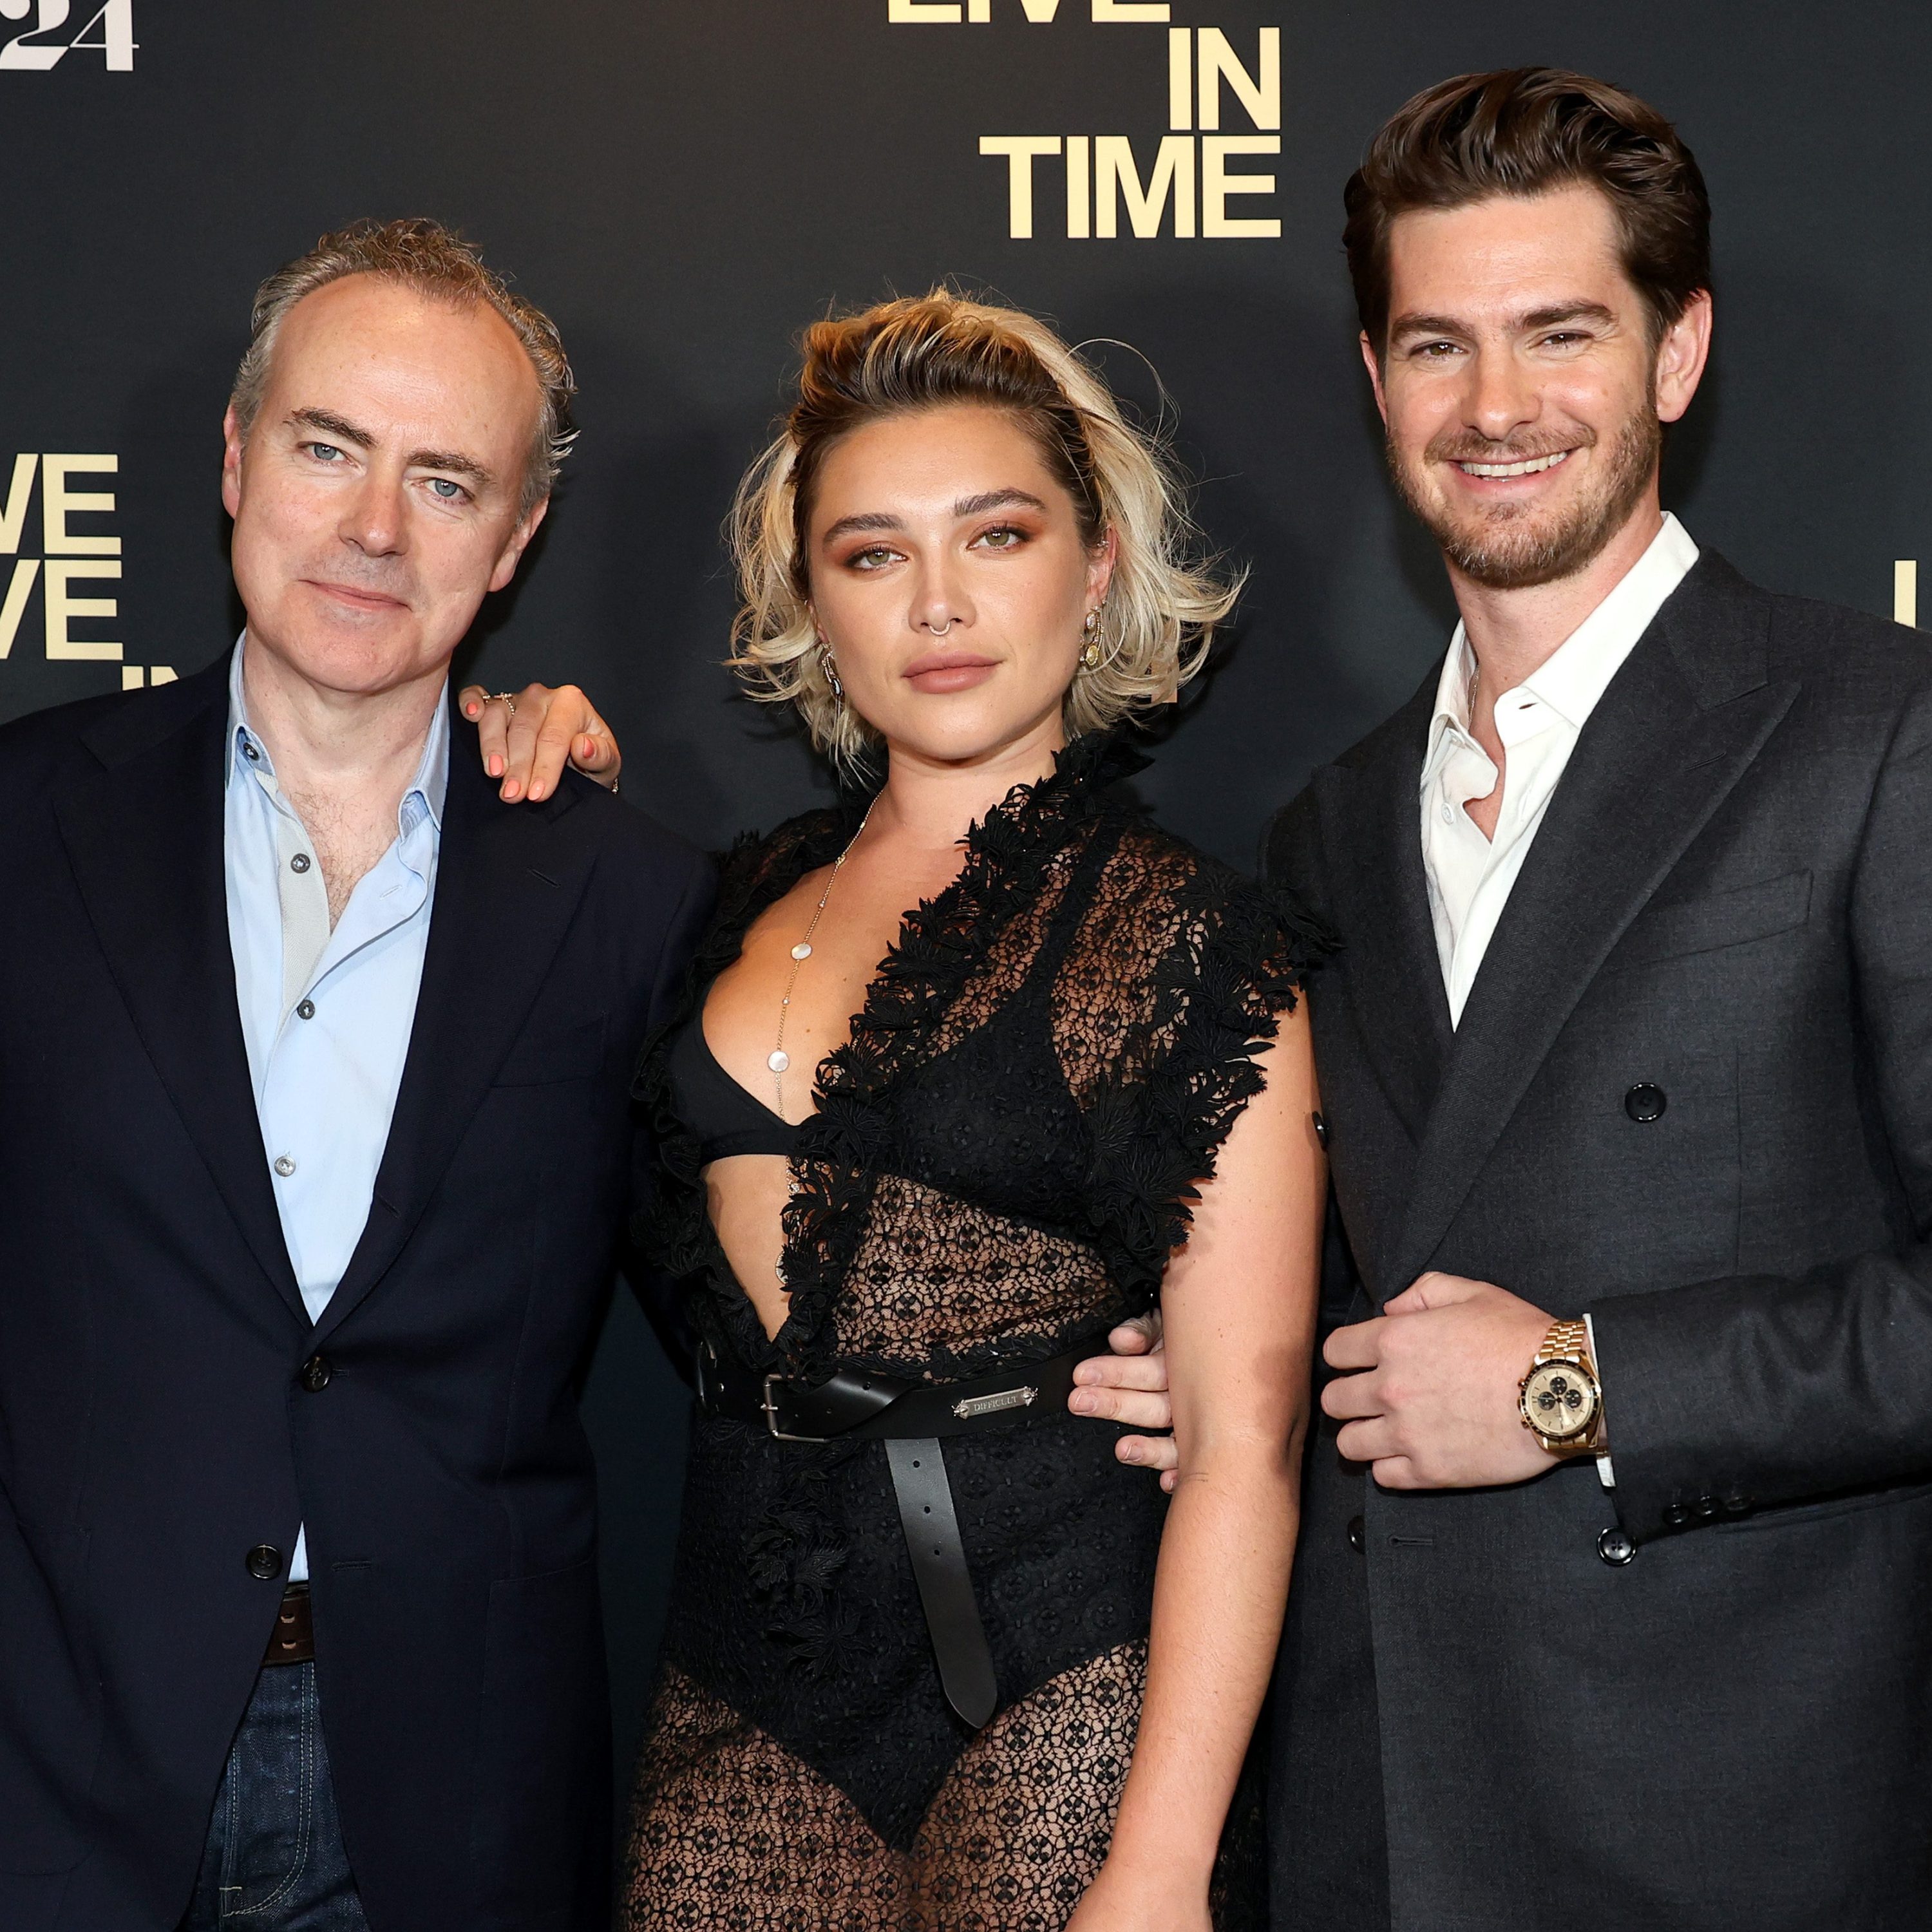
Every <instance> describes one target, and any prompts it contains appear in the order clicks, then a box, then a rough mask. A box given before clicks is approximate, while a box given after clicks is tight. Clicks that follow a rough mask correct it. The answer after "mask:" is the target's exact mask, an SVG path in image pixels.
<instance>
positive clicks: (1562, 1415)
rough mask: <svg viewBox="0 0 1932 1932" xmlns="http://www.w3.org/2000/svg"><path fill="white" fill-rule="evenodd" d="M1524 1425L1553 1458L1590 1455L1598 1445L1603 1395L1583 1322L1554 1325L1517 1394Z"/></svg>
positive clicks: (1545, 1337)
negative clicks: (1518, 1394) (1519, 1392)
mask: <svg viewBox="0 0 1932 1932" xmlns="http://www.w3.org/2000/svg"><path fill="white" fill-rule="evenodd" d="M1518 1401H1519V1403H1520V1406H1521V1408H1522V1410H1523V1427H1524V1428H1526V1429H1527V1430H1529V1433H1531V1434H1532V1436H1535V1438H1536V1439H1537V1440H1538V1442H1541V1444H1542V1445H1543V1446H1544V1448H1546V1449H1547V1450H1548V1451H1550V1454H1552V1455H1553V1456H1574V1455H1580V1454H1589V1453H1590V1452H1592V1451H1594V1450H1595V1448H1596V1447H1597V1438H1598V1434H1599V1433H1600V1425H1601V1423H1602V1421H1603V1417H1604V1391H1603V1387H1602V1385H1601V1383H1599V1382H1598V1380H1597V1365H1596V1364H1595V1362H1593V1361H1591V1359H1590V1337H1589V1331H1588V1330H1587V1329H1586V1328H1585V1327H1584V1326H1583V1323H1582V1322H1552V1323H1551V1324H1550V1333H1549V1334H1547V1335H1546V1336H1544V1338H1543V1346H1542V1347H1541V1348H1540V1349H1538V1350H1537V1352H1536V1360H1535V1361H1533V1362H1532V1363H1531V1364H1530V1365H1529V1374H1528V1375H1526V1376H1524V1377H1523V1386H1522V1391H1521V1394H1520V1396H1519V1397H1518Z"/></svg>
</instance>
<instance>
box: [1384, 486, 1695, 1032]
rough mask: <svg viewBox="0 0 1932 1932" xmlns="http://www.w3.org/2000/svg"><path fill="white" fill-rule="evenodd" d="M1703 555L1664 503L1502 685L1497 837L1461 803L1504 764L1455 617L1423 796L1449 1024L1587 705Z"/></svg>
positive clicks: (1427, 867) (1481, 792)
mask: <svg viewBox="0 0 1932 1932" xmlns="http://www.w3.org/2000/svg"><path fill="white" fill-rule="evenodd" d="M1695 562H1697V545H1696V544H1694V543H1693V542H1692V541H1691V538H1690V537H1689V535H1688V533H1687V532H1685V528H1684V526H1683V525H1682V523H1679V521H1678V520H1677V519H1676V517H1673V516H1672V515H1671V514H1670V512H1669V511H1665V512H1664V527H1663V528H1662V529H1660V530H1659V531H1658V533H1657V535H1655V537H1653V538H1652V539H1651V543H1650V547H1649V549H1648V550H1646V551H1645V552H1644V553H1643V556H1640V557H1639V558H1638V559H1637V562H1635V563H1634V564H1633V565H1631V568H1630V569H1629V571H1627V572H1626V573H1625V576H1624V577H1623V579H1622V581H1621V582H1619V583H1618V585H1617V586H1616V589H1613V591H1612V592H1610V595H1608V596H1607V597H1606V598H1604V601H1602V602H1601V604H1598V606H1597V607H1596V608H1595V610H1592V612H1591V613H1590V614H1589V616H1587V617H1586V618H1585V619H1583V622H1582V623H1580V624H1579V625H1577V628H1576V629H1575V630H1574V631H1571V634H1570V635H1569V636H1568V637H1566V638H1565V640H1564V641H1563V642H1562V643H1561V644H1560V645H1559V646H1557V648H1556V650H1555V652H1553V653H1552V654H1551V655H1550V658H1548V659H1547V661H1545V662H1544V664H1543V665H1542V666H1541V667H1540V668H1539V669H1538V670H1536V671H1535V673H1532V675H1531V676H1529V677H1526V678H1525V679H1523V682H1522V683H1520V684H1519V685H1517V686H1515V688H1514V689H1512V690H1509V691H1502V692H1499V693H1498V694H1497V696H1496V736H1498V737H1499V738H1500V739H1502V743H1503V750H1504V751H1505V754H1507V767H1506V769H1505V772H1503V773H1502V774H1501V776H1502V784H1503V798H1502V811H1501V812H1500V814H1499V815H1498V817H1497V820H1496V837H1495V838H1494V839H1493V840H1490V839H1489V838H1485V837H1484V835H1483V834H1482V832H1481V830H1480V829H1478V826H1477V824H1476V822H1475V820H1474V819H1472V817H1470V816H1469V813H1468V812H1467V811H1466V810H1465V809H1464V807H1465V806H1466V805H1467V804H1468V802H1469V800H1470V799H1472V798H1487V797H1488V796H1489V795H1490V793H1491V792H1493V791H1494V790H1496V781H1497V778H1498V777H1499V773H1498V772H1497V770H1496V765H1495V763H1494V762H1493V760H1491V758H1490V754H1488V753H1487V751H1484V749H1483V748H1482V746H1481V745H1479V744H1478V743H1477V742H1476V739H1475V733H1474V732H1473V731H1472V730H1471V729H1470V718H1469V682H1470V679H1471V678H1472V676H1473V675H1474V673H1475V654H1474V653H1473V652H1472V651H1471V649H1470V648H1469V638H1468V637H1467V636H1466V634H1465V633H1464V631H1463V626H1462V625H1460V624H1458V625H1457V626H1456V634H1455V636H1454V637H1452V638H1451V640H1450V643H1449V655H1448V658H1446V659H1445V661H1444V663H1443V666H1442V682H1441V683H1440V684H1439V685H1438V686H1437V687H1436V716H1435V718H1434V720H1433V722H1432V723H1431V724H1430V727H1429V748H1428V751H1427V755H1426V756H1425V757H1424V760H1423V764H1422V800H1421V805H1422V863H1423V870H1424V873H1425V874H1426V875H1427V878H1428V880H1429V911H1430V918H1431V919H1432V920H1433V922H1434V925H1435V928H1436V957H1437V959H1439V961H1440V962H1441V964H1442V983H1443V987H1444V989H1445V991H1446V992H1447V993H1448V995H1449V1019H1450V1023H1451V1025H1455V1026H1460V1025H1461V1024H1462V1020H1463V1007H1465V1006H1466V1004H1468V1001H1469V989H1470V988H1471V987H1472V986H1474V985H1475V979H1476V974H1477V973H1478V971H1480V970H1481V966H1482V964H1483V956H1484V954H1485V953H1487V951H1488V950H1489V945H1490V939H1491V938H1492V937H1493V935H1494V934H1495V932H1496V922H1497V921H1498V920H1499V919H1501V918H1502V915H1503V908H1504V907H1505V906H1506V905H1507V904H1508V903H1509V895H1510V892H1511V889H1512V888H1513V887H1514V886H1515V884H1516V881H1517V874H1518V873H1519V872H1520V871H1522V870H1523V861H1524V860H1525V859H1526V858H1528V857H1529V848H1530V846H1531V844H1532V842H1533V841H1534V840H1535V837H1536V834H1537V829H1538V826H1541V824H1542V823H1543V815H1544V812H1545V811H1547V810H1548V809H1549V806H1550V799H1551V797H1552V796H1553V794H1554V793H1555V792H1556V786H1557V781H1559V779H1560V778H1562V775H1563V773H1564V771H1565V768H1566V767H1567V766H1568V764H1569V763H1570V754H1571V753H1572V752H1573V751H1575V749H1576V748H1577V739H1578V738H1579V736H1581V735H1582V733H1583V727H1584V725H1585V724H1587V723H1588V722H1589V717H1590V713H1591V712H1592V711H1594V710H1595V709H1596V708H1597V701H1598V699H1599V698H1601V697H1602V696H1603V694H1604V692H1605V691H1607V690H1608V689H1609V688H1610V680H1611V679H1613V677H1615V676H1616V674H1617V673H1618V672H1619V670H1622V668H1623V663H1624V660H1625V658H1627V657H1628V656H1629V655H1630V654H1631V652H1632V651H1633V650H1634V649H1636V647H1637V640H1638V639H1639V638H1640V637H1642V636H1643V634H1644V632H1645V631H1646V630H1647V629H1649V626H1650V621H1651V619H1652V618H1653V617H1655V616H1656V615H1657V613H1658V610H1659V608H1660V607H1661V605H1662V604H1663V603H1664V599H1665V598H1667V597H1668V596H1669V595H1670V593H1671V592H1673V590H1675V589H1676V588H1677V586H1678V585H1679V584H1680V583H1682V582H1683V580H1684V579H1685V576H1686V575H1687V574H1688V573H1689V571H1690V569H1691V565H1693V564H1694V563H1695Z"/></svg>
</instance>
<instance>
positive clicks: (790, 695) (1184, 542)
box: [730, 289, 1241, 769]
mask: <svg viewBox="0 0 1932 1932" xmlns="http://www.w3.org/2000/svg"><path fill="white" fill-rule="evenodd" d="M804 352H805V354H804V364H803V367H802V368H801V370H800V371H799V381H798V398H797V401H796V402H795V403H794V404H793V407H792V409H791V411H790V414H789V416H787V418H786V419H785V423H784V428H783V430H782V431H781V432H780V434H779V435H778V437H777V439H776V440H775V441H774V442H773V443H772V444H771V446H770V447H769V449H766V451H765V452H764V453H763V455H761V456H760V457H759V458H758V459H757V461H756V462H755V463H753V464H752V466H751V469H749V470H748V472H746V474H745V478H744V481H742V483H741V484H739V490H738V496H737V502H736V506H735V508H734V509H733V513H732V518H731V526H730V529H731V543H732V551H733V556H735V557H736V561H737V565H738V574H739V586H740V590H741V593H742V598H743V603H742V607H741V608H740V610H739V613H738V617H737V621H736V624H735V625H733V630H732V639H731V641H732V655H731V658H730V665H731V668H732V669H733V670H734V671H736V673H737V674H738V676H739V678H740V679H742V682H743V683H744V685H745V688H746V690H747V691H748V692H749V694H750V695H751V697H754V698H755V699H757V700H758V701H759V702H760V703H766V704H790V705H794V706H796V707H797V709H798V712H799V715H800V716H801V717H802V718H803V719H804V721H805V726H806V728H807V729H808V730H809V732H810V733H811V740H812V742H813V743H814V745H816V746H817V748H818V749H819V750H820V751H823V753H825V754H826V755H827V756H828V757H830V758H831V759H832V760H833V762H834V763H836V764H838V765H839V766H842V767H844V768H847V769H850V768H851V767H853V766H857V765H860V764H862V763H867V762H868V753H870V752H871V751H874V749H875V748H877V744H878V742H879V741H878V736H877V733H876V732H874V730H872V728H871V726H869V725H868V724H867V723H866V722H865V720H864V719H863V718H861V717H860V716H859V715H858V713H857V712H856V710H854V709H853V706H851V705H850V703H847V702H846V701H845V700H843V699H841V697H838V696H837V695H836V694H835V693H834V691H833V690H832V683H831V680H830V678H829V676H828V675H827V673H826V664H825V659H824V655H823V652H821V651H820V649H819V648H818V640H817V627H816V625H815V624H814V620H813V617H812V612H811V574H810V562H809V550H808V542H807V536H808V532H809V530H810V528H811V513H812V507H813V499H814V493H815V490H816V488H817V481H818V478H819V475H820V472H821V470H822V469H823V466H824V463H825V459H826V456H827V455H828V454H829V452H830V451H831V449H832V447H833V446H835V444H836V443H838V442H839V441H840V440H841V439H842V438H844V437H847V436H849V435H850V434H851V433H852V432H853V431H854V430H856V429H859V428H862V427H863V426H864V425H865V424H867V423H868V422H877V421H879V420H880V419H883V418H886V417H889V416H905V415H908V414H911V413H916V412H917V411H919V410H929V409H938V408H941V407H945V406H947V405H948V404H958V403H974V404H982V405H983V406H986V407H991V408H995V409H1001V410H1005V411H1007V413H1008V414H1009V415H1010V416H1013V419H1015V420H1016V422H1018V423H1019V425H1020V426H1021V427H1022V428H1023V429H1025V431H1027V433H1028V434H1029V435H1031V437H1032V438H1033V440H1034V443H1036V444H1037V446H1038V448H1039V449H1040V454H1041V455H1042V457H1043V458H1044V459H1045V460H1046V465H1047V467H1048V469H1049V470H1050V471H1051V472H1052V474H1053V475H1055V478H1057V479H1058V481H1059V482H1060V483H1061V485H1062V486H1063V487H1064V488H1065V489H1066V490H1067V494H1068V495H1069V496H1071V497H1072V498H1073V505H1074V509H1075V511H1076V515H1077V516H1078V517H1079V525H1080V529H1081V534H1082V537H1083V538H1084V539H1085V541H1086V542H1087V543H1088V545H1089V546H1090V547H1097V546H1099V545H1100V544H1103V543H1105V542H1106V539H1107V532H1109V530H1110V529H1111V530H1112V532H1114V535H1115V547H1116V552H1117V554H1116V558H1115V565H1114V571H1113V577H1112V581H1111V583H1110V584H1109V588H1108V592H1107V599H1106V606H1105V612H1104V616H1103V622H1102V628H1101V632H1100V641H1101V649H1102V651H1103V656H1102V658H1101V661H1100V664H1098V665H1097V666H1095V667H1093V668H1091V669H1089V668H1088V667H1087V666H1086V665H1085V664H1084V663H1083V664H1082V665H1081V667H1079V670H1076V673H1075V675H1074V678H1073V683H1072V684H1071V685H1070V686H1069V687H1068V689H1067V697H1066V701H1065V708H1064V716H1065V721H1066V727H1067V733H1068V735H1069V736H1077V735H1079V733H1081V732H1083V731H1088V730H1094V729H1095V728H1096V727H1100V726H1105V725H1111V724H1117V723H1118V722H1119V721H1121V719H1123V718H1130V717H1134V716H1136V715H1139V714H1143V713H1145V712H1147V711H1148V710H1149V709H1151V708H1152V707H1153V706H1156V705H1160V704H1166V703H1172V701H1173V700H1174V698H1175V696H1176V695H1177V694H1178V691H1179V689H1180V687H1181V685H1183V684H1184V683H1186V682H1187V680H1188V679H1190V678H1191V677H1192V676H1193V675H1194V674H1195V673H1196V671H1198V670H1199V669H1200V668H1201V666H1202V662H1203V661H1204V660H1205V657H1206V655H1207V652H1208V644H1209V643H1210V641H1211V639H1212V637H1213V636H1214V631H1215V630H1216V628H1217V626H1219V625H1220V624H1221V623H1223V622H1224V621H1225V620H1226V617H1227V616H1228V613H1229V611H1230V610H1232V608H1233V607H1234V604H1235V598H1236V597H1237V595H1238V594H1239V592H1240V589H1241V580H1240V579H1239V578H1235V579H1233V580H1227V579H1224V578H1223V577H1222V576H1221V575H1220V574H1219V573H1218V572H1217V570H1216V568H1214V564H1213V562H1212V561H1211V559H1207V558H1205V557H1204V556H1202V553H1201V550H1200V545H1199V538H1198V535H1197V533H1196V530H1195V529H1194V526H1193V523H1192V521H1191V520H1190V517H1189V515H1188V513H1187V480H1186V478H1184V475H1183V474H1182V472H1181V469H1180V468H1179V466H1178V465H1177V464H1176V463H1175V460H1174V459H1173V458H1172V455H1170V454H1169V451H1168V449H1166V446H1165V444H1164V443H1163V442H1162V440H1160V439H1159V438H1158V437H1155V436H1154V435H1151V434H1148V433H1147V432H1145V431H1142V430H1140V429H1139V428H1136V427H1135V426H1134V425H1133V424H1131V423H1130V422H1129V421H1128V419H1127V416H1126V415H1125V414H1124V412H1123V411H1122V410H1121V405H1120V404H1119V403H1118V401H1116V400H1115V397H1114V395H1113V394H1112V392H1111V391H1110V390H1109V389H1108V387H1107V386H1106V383H1105V382H1103V380H1101V378H1100V375H1099V374H1098V373H1097V371H1095V370H1094V368H1092V366H1091V365H1090V364H1088V362H1085V360H1083V359H1082V357H1081V356H1079V354H1078V353H1076V352H1075V351H1074V350H1072V349H1070V348H1069V347H1067V344H1065V343H1064V342H1063V341H1061V339H1060V338H1059V337H1058V335H1055V333H1054V332H1053V331H1052V329H1049V328H1048V327H1047V326H1046V323H1043V322H1041V321H1040V320H1038V319H1037V317H1034V316H1031V315H1027V314H1023V313H1022V311H1019V310H1017V309H1010V308H995V307H992V305H989V304H987V303H985V302H974V301H972V300H971V299H968V298H967V297H965V296H959V295H955V294H953V293H952V292H951V291H950V290H944V289H935V290H934V291H933V292H932V293H931V294H930V295H927V296H919V297H916V298H911V297H908V298H906V299H901V300H899V301H896V302H883V303H881V304H880V305H878V306H877V307H876V308H869V309H867V310H866V311H864V313H863V314H859V315H853V316H847V317H840V318H836V319H834V320H827V321H824V322H819V323H814V324H813V325H812V326H811V328H809V329H807V330H806V331H805V339H804Z"/></svg>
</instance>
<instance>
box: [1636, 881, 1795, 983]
mask: <svg viewBox="0 0 1932 1932" xmlns="http://www.w3.org/2000/svg"><path fill="white" fill-rule="evenodd" d="M1809 916H1811V874H1810V873H1809V872H1808V871H1806V872H1787V873H1785V874H1784V875H1783V876H1782V877H1779V878H1775V879H1761V880H1759V882H1758V883H1757V884H1756V885H1754V886H1739V887H1738V889H1736V891H1735V892H1714V893H1712V894H1710V895H1709V896H1708V897H1706V898H1697V899H1680V900H1679V901H1677V902H1676V904H1667V905H1653V906H1652V907H1649V908H1648V909H1647V910H1646V911H1645V912H1644V913H1643V915H1642V916H1641V917H1640V918H1639V919H1638V920H1637V922H1636V924H1635V925H1634V926H1632V927H1631V929H1630V931H1629V932H1628V933H1627V934H1625V936H1624V940H1623V943H1622V944H1621V945H1620V946H1619V947H1618V948H1617V950H1616V952H1615V953H1613V954H1612V955H1611V956H1610V962H1609V970H1610V971H1612V972H1619V971H1622V969H1623V968H1625V967H1626V966H1638V965H1649V963H1650V962H1652V961H1653V960H1657V959H1682V958H1685V957H1687V956H1689V955H1691V954H1692V953H1715V952H1717V951H1718V950H1719V949H1720V948H1721V947H1727V946H1742V945H1745V944H1748V942H1749V941H1751V940H1754V939H1769V938H1772V935H1774V934H1776V933H1780V932H1790V930H1791V929H1792V928H1793V927H1794V926H1802V925H1803V924H1804V923H1805V920H1806V919H1808V917H1809Z"/></svg>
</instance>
